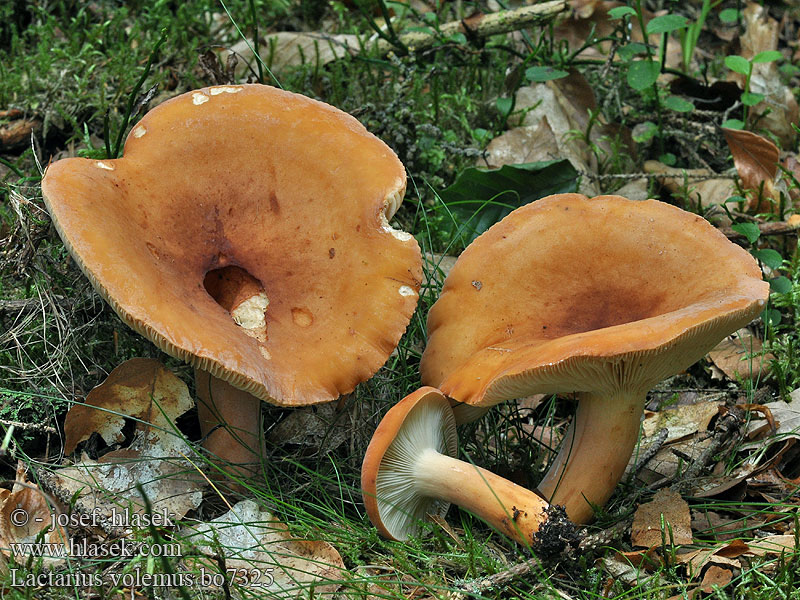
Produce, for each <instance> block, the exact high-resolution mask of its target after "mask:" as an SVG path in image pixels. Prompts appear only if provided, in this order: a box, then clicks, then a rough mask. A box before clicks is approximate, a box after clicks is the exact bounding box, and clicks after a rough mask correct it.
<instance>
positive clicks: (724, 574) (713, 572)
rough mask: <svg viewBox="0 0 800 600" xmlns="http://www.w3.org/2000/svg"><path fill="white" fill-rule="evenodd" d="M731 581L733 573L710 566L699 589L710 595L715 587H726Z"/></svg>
mask: <svg viewBox="0 0 800 600" xmlns="http://www.w3.org/2000/svg"><path fill="white" fill-rule="evenodd" d="M731 579H733V571H731V570H730V569H723V568H722V567H718V566H717V565H711V566H710V567H709V568H708V570H707V571H706V574H705V575H704V576H703V581H702V582H701V583H700V589H701V590H702V591H703V592H706V593H709V594H710V593H711V592H713V591H714V588H715V587H724V586H726V585H728V584H729V583H730V582H731Z"/></svg>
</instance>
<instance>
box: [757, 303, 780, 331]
mask: <svg viewBox="0 0 800 600" xmlns="http://www.w3.org/2000/svg"><path fill="white" fill-rule="evenodd" d="M761 318H762V319H763V320H764V321H765V322H766V323H767V324H768V325H772V326H773V327H775V326H776V325H779V324H780V322H781V311H779V310H776V309H774V308H767V309H765V310H764V312H763V313H761Z"/></svg>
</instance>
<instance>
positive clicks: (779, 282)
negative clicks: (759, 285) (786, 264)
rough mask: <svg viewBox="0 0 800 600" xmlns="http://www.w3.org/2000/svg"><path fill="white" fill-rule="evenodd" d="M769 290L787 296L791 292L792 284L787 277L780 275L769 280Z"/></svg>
mask: <svg viewBox="0 0 800 600" xmlns="http://www.w3.org/2000/svg"><path fill="white" fill-rule="evenodd" d="M769 289H771V290H772V291H773V292H775V293H776V294H788V293H789V292H791V291H792V282H791V280H790V279H789V278H788V277H784V276H783V275H781V276H780V277H776V278H775V279H770V280H769Z"/></svg>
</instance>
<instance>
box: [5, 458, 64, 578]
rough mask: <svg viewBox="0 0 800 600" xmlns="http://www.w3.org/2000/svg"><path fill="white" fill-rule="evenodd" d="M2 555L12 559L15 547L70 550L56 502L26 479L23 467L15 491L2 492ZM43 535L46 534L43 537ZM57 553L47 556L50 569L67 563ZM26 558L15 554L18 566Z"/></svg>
mask: <svg viewBox="0 0 800 600" xmlns="http://www.w3.org/2000/svg"><path fill="white" fill-rule="evenodd" d="M0 503H1V504H0V552H2V554H3V555H5V556H9V557H10V556H11V554H12V550H11V544H28V543H41V542H44V543H47V544H52V545H51V546H42V548H44V549H47V548H53V549H55V548H56V546H57V545H62V546H63V547H64V549H66V548H67V547H68V537H67V531H66V530H65V529H64V528H63V527H61V526H60V525H59V524H58V523H57V522H56V521H55V520H54V517H55V516H57V515H59V514H60V513H61V510H60V508H59V507H58V506H57V505H56V504H55V502H54V501H53V500H52V499H51V498H48V497H47V496H45V495H44V494H43V493H42V491H41V490H40V489H39V488H38V487H37V486H36V485H34V484H32V483H30V482H29V481H28V479H27V477H26V475H25V467H24V465H23V464H22V463H20V464H19V466H18V467H17V478H16V481H15V483H14V486H13V488H12V489H11V491H9V490H6V489H2V490H0ZM42 531H45V533H44V534H43V535H42ZM56 552H59V551H58V550H53V551H52V552H51V555H50V556H47V555H46V556H43V559H44V564H45V565H46V566H47V567H54V566H58V565H60V564H62V563H63V562H64V559H63V558H61V557H59V556H57V555H56ZM24 557H25V554H23V553H21V552H14V558H15V560H16V562H18V563H23V564H24V562H25V558H24Z"/></svg>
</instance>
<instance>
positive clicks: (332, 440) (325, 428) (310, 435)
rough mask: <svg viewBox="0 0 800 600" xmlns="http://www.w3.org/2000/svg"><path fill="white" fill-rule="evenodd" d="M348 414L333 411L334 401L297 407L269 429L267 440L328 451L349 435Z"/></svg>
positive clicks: (350, 425)
mask: <svg viewBox="0 0 800 600" xmlns="http://www.w3.org/2000/svg"><path fill="white" fill-rule="evenodd" d="M351 406H353V407H355V406H356V405H355V404H351ZM352 417H353V415H352V414H351V413H349V412H348V413H344V412H343V411H340V410H337V408H336V405H335V404H334V403H329V404H320V405H319V406H309V407H306V408H297V409H294V410H293V411H292V412H291V413H289V414H288V415H286V417H285V418H284V419H283V420H281V422H280V423H278V424H277V425H276V426H275V427H273V428H272V429H271V430H270V432H269V434H268V435H267V439H268V440H269V441H271V442H273V443H275V444H278V445H282V444H296V445H298V446H307V447H310V448H316V449H318V450H319V451H320V452H322V453H326V452H331V451H332V450H335V449H336V448H338V447H339V446H341V445H342V444H343V443H344V442H346V441H347V439H348V438H349V436H350V433H351V432H352V431H353V427H354V423H353V422H352V421H353V418H352Z"/></svg>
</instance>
